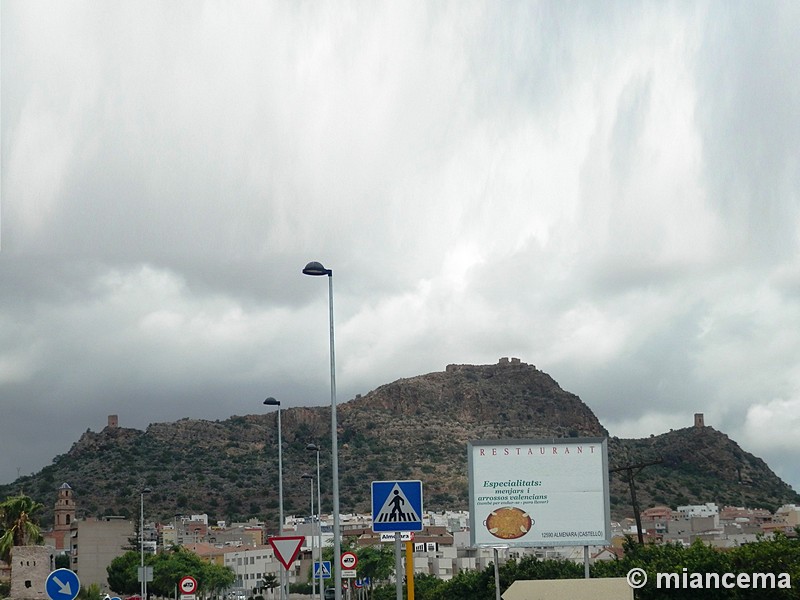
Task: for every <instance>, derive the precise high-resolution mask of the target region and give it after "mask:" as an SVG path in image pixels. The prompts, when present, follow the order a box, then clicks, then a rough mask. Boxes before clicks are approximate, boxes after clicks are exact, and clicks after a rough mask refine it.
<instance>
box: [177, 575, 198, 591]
mask: <svg viewBox="0 0 800 600" xmlns="http://www.w3.org/2000/svg"><path fill="white" fill-rule="evenodd" d="M180 588H181V593H182V594H194V593H195V592H196V591H197V580H196V579H195V578H194V577H188V576H187V577H182V578H181V583H180Z"/></svg>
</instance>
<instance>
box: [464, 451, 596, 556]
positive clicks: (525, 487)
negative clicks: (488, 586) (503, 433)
mask: <svg viewBox="0 0 800 600" xmlns="http://www.w3.org/2000/svg"><path fill="white" fill-rule="evenodd" d="M467 456H468V468H469V504H470V542H471V545H472V546H516V547H529V546H594V545H607V544H609V543H610V541H611V517H610V507H609V496H608V443H607V440H606V439H605V438H553V439H540V440H536V439H534V440H492V441H486V440H480V441H472V442H469V443H468V444H467Z"/></svg>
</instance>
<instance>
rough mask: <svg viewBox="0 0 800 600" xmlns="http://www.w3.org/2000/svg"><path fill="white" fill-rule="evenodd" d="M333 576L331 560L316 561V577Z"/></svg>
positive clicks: (327, 577)
mask: <svg viewBox="0 0 800 600" xmlns="http://www.w3.org/2000/svg"><path fill="white" fill-rule="evenodd" d="M330 578H331V561H329V560H323V561H322V563H320V562H319V561H318V560H316V561H314V579H330Z"/></svg>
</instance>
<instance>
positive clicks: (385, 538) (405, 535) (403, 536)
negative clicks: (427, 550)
mask: <svg viewBox="0 0 800 600" xmlns="http://www.w3.org/2000/svg"><path fill="white" fill-rule="evenodd" d="M394 536H395V532H394V531H391V532H388V533H382V534H381V542H393V541H394ZM400 541H401V542H413V541H414V532H413V531H401V532H400Z"/></svg>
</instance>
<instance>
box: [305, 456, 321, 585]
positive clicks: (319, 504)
mask: <svg viewBox="0 0 800 600" xmlns="http://www.w3.org/2000/svg"><path fill="white" fill-rule="evenodd" d="M306 450H311V451H312V452H316V453H317V548H319V563H320V569H321V568H322V493H321V491H320V485H319V451H320V447H319V446H317V445H316V444H308V445H307V446H306ZM311 510H312V512H313V510H314V507H313V506H312V507H311ZM311 533H312V535H313V533H314V532H313V530H312V532H311ZM312 562H313V558H312ZM319 600H322V578H321V577H320V579H319Z"/></svg>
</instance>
